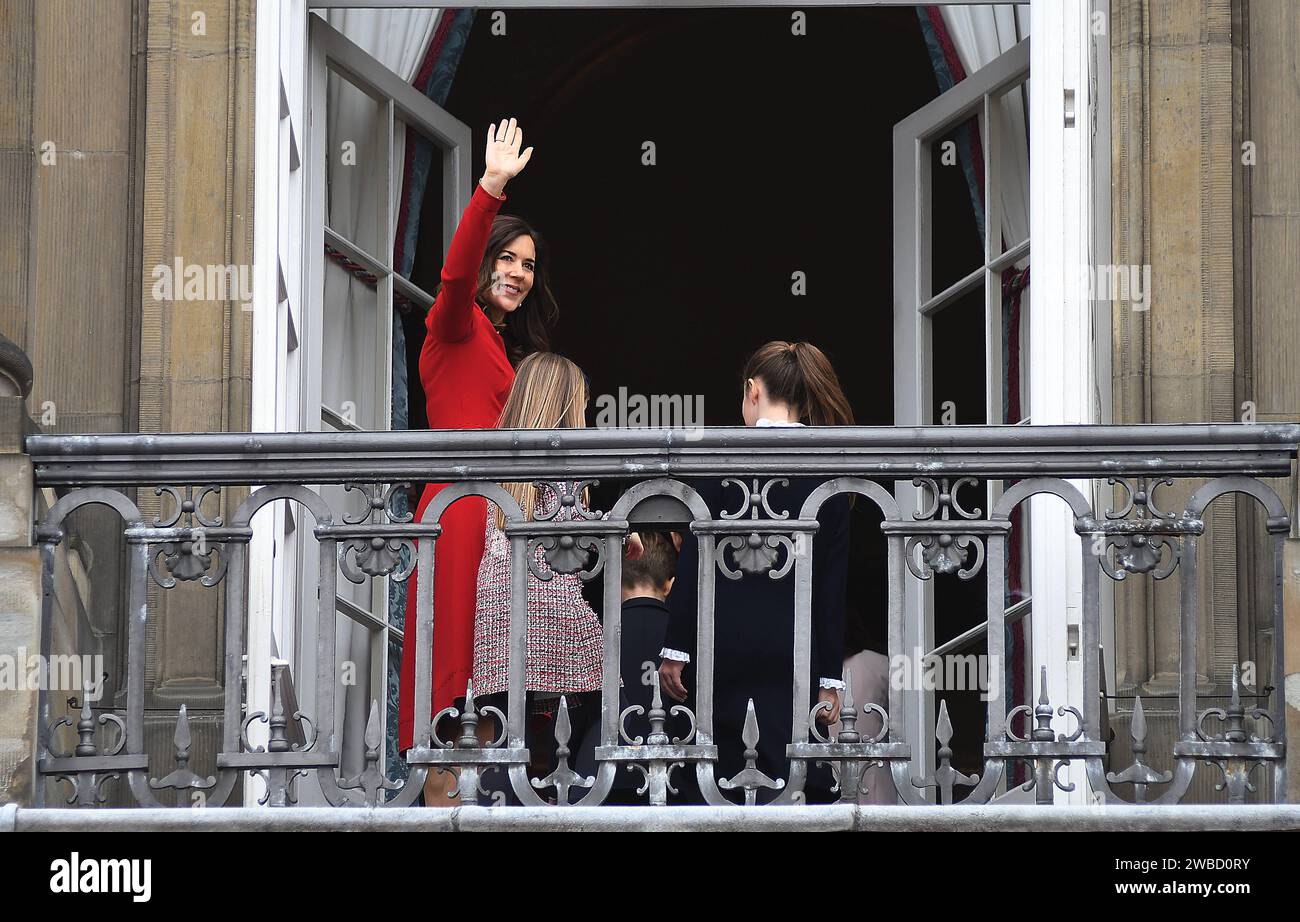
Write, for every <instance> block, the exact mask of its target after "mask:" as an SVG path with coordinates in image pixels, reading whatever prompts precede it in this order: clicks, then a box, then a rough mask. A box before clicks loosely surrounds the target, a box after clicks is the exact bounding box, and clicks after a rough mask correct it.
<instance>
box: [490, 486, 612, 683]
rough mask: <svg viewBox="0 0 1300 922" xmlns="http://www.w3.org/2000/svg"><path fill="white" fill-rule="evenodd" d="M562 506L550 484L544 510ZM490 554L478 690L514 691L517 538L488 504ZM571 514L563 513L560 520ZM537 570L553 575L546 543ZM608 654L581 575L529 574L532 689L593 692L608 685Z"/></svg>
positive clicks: (528, 674) (526, 672)
mask: <svg viewBox="0 0 1300 922" xmlns="http://www.w3.org/2000/svg"><path fill="white" fill-rule="evenodd" d="M555 504H556V497H555V495H554V493H552V492H551V491H550V490H547V489H543V490H542V496H541V497H540V498H539V501H538V510H539V512H538V514H539V515H543V514H546V513H548V512H549V511H550V510H551V509H552V508H554V506H555ZM487 510H488V511H487V523H486V532H485V535H484V539H483V559H482V561H481V562H480V563H479V570H478V604H477V607H476V609H475V613H474V694H475V695H476V696H478V695H490V694H495V693H497V692H504V691H507V690H508V681H507V670H508V668H509V665H510V541H509V539H508V538H506V536H505V532H503V531H501V529H499V528H497V524H496V506H495V505H493V504H492V503H488V504H487ZM568 517H569V510H567V509H566V510H561V511H560V513H559V514H558V515H557V516H556V519H557V520H559V521H564V520H565V519H567V518H568ZM534 554H535V560H536V561H537V569H538V570H539V571H541V572H542V573H546V572H550V567H549V566H548V565H547V563H546V558H545V556H544V554H543V552H542V549H541V548H540V547H539V548H537V549H536V550H535V552H534ZM604 655H605V644H604V636H603V634H602V633H601V628H600V621H599V619H597V617H596V613H595V612H593V611H592V610H591V606H590V605H588V604H587V600H586V599H584V598H583V597H582V582H581V580H579V579H578V575H577V574H576V573H574V574H564V573H552V574H551V578H550V579H549V580H540V579H538V578H537V577H536V576H534V575H533V573H532V571H531V570H530V571H529V573H528V652H527V660H526V666H525V669H524V680H525V683H526V684H525V689H526V690H527V691H530V692H564V693H571V692H588V691H597V690H599V689H600V683H601V661H602V659H603V658H604Z"/></svg>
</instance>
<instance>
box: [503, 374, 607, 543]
mask: <svg viewBox="0 0 1300 922" xmlns="http://www.w3.org/2000/svg"><path fill="white" fill-rule="evenodd" d="M586 424H587V381H586V378H585V377H584V376H583V374H582V369H581V368H579V367H578V366H577V365H575V364H573V363H572V362H570V361H569V360H568V359H566V358H565V357H564V356H562V355H557V354H556V353H554V352H534V353H532V354H530V355H528V356H526V357H525V358H524V360H523V361H522V362H520V363H519V367H518V368H517V369H516V370H515V383H514V385H513V386H512V387H511V388H510V396H509V397H507V398H506V403H505V406H504V407H502V408H501V416H500V418H499V419H498V420H497V428H498V429H582V428H585V427H586ZM501 486H502V488H503V489H504V490H505V491H506V492H507V493H509V494H510V495H511V496H512V497H513V498H514V500H515V502H517V503H518V504H519V508H520V509H522V510H523V511H524V515H525V516H526V517H527V518H528V519H529V520H530V521H531V520H532V519H533V517H534V514H535V511H536V508H537V498H538V489H537V487H535V486H533V484H531V483H503V484H501ZM583 502H584V504H585V502H586V495H585V491H584V496H583ZM496 523H497V527H498V528H501V529H504V528H505V527H506V516H505V513H504V512H502V511H501V510H500V509H499V508H498V509H497V511H496Z"/></svg>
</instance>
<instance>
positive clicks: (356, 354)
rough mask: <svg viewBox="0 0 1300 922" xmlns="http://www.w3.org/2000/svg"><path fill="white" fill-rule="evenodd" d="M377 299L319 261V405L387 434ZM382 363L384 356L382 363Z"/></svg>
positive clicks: (334, 265)
mask: <svg viewBox="0 0 1300 922" xmlns="http://www.w3.org/2000/svg"><path fill="white" fill-rule="evenodd" d="M377 311H378V298H377V296H376V292H375V289H374V287H373V286H372V285H368V284H366V282H364V281H363V280H362V279H360V278H358V277H357V276H356V275H354V274H353V273H352V272H350V271H349V270H348V269H346V268H344V267H343V266H342V265H340V263H339V261H338V260H337V259H336V258H334V257H332V256H331V255H329V253H327V254H326V256H325V297H324V311H323V314H324V317H323V320H324V324H323V330H322V335H323V347H322V356H321V403H323V404H324V405H325V406H327V407H329V408H330V409H331V410H333V411H334V412H335V413H337V414H338V415H340V416H342V417H343V418H344V419H345V420H347V421H348V422H349V423H351V424H353V425H355V426H358V427H360V428H362V429H387V428H388V426H387V425H386V424H385V421H384V420H383V419H382V412H383V408H384V406H385V405H386V403H387V401H381V400H380V399H379V395H380V383H381V377H380V376H381V374H382V373H383V372H384V370H383V369H382V368H380V367H378V365H377V363H378V360H379V358H380V356H379V345H378V343H379V335H378V323H377V318H376V312H377ZM383 358H384V359H385V360H386V359H387V356H384V357H383Z"/></svg>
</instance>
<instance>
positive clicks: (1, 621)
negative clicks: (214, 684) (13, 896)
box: [0, 335, 42, 806]
mask: <svg viewBox="0 0 1300 922" xmlns="http://www.w3.org/2000/svg"><path fill="white" fill-rule="evenodd" d="M31 387H32V366H31V363H30V362H28V361H27V357H26V355H24V354H23V352H22V351H21V350H19V349H18V348H17V347H16V346H15V345H14V344H13V343H12V342H11V341H10V340H8V339H6V338H5V337H4V336H3V335H0V803H18V804H22V805H25V806H31V805H33V804H35V803H36V800H37V791H36V749H37V741H38V738H39V723H38V719H39V714H40V691H39V689H38V688H32V687H30V686H29V685H28V683H27V681H26V678H27V676H26V673H27V662H26V660H27V657H28V656H29V655H35V654H39V653H40V652H41V602H42V590H41V560H40V551H39V550H38V549H37V548H35V547H33V546H32V502H33V497H34V496H35V493H34V488H33V482H32V465H31V462H30V461H29V460H28V458H27V456H26V454H24V453H23V436H24V435H25V434H26V432H27V429H28V423H27V409H26V404H25V398H26V396H27V394H28V393H30V392H31Z"/></svg>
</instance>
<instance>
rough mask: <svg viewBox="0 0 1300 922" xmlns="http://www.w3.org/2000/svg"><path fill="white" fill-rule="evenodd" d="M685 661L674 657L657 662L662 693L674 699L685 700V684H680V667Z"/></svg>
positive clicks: (682, 666)
mask: <svg viewBox="0 0 1300 922" xmlns="http://www.w3.org/2000/svg"><path fill="white" fill-rule="evenodd" d="M685 666H686V664H685V663H682V662H678V661H677V660H675V659H666V660H664V661H663V662H662V663H660V664H659V685H660V687H661V688H663V690H664V694H665V695H667V696H668V697H669V698H672V699H673V700H674V701H685V700H686V686H685V685H683V684H682V669H683V668H684V667H685Z"/></svg>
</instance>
